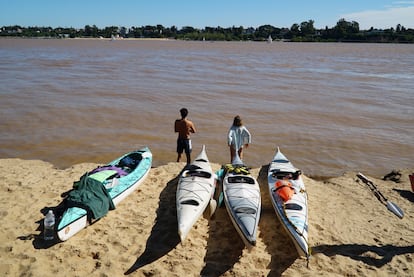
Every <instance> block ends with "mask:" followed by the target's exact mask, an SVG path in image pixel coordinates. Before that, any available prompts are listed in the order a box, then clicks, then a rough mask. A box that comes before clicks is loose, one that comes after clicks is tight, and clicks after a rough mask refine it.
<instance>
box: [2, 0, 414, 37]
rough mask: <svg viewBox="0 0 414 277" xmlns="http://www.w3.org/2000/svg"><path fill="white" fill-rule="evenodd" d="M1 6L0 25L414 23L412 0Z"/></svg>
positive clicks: (45, 1) (90, 1)
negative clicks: (345, 21)
mask: <svg viewBox="0 0 414 277" xmlns="http://www.w3.org/2000/svg"><path fill="white" fill-rule="evenodd" d="M0 7H1V9H0V26H11V25H20V26H22V27H29V26H41V27H49V26H50V27H53V28H56V27H74V28H83V27H84V26H85V25H91V26H92V25H96V26H97V27H98V28H104V27H108V26H123V27H127V28H129V27H132V26H145V25H157V24H161V25H163V26H164V27H171V26H176V27H177V28H182V27H184V26H191V27H194V28H199V29H202V28H204V27H207V26H208V27H217V26H220V27H223V28H227V27H232V26H236V27H239V26H243V27H244V28H247V27H255V28H256V27H259V26H261V25H265V24H270V25H272V26H274V27H287V28H290V27H291V26H292V24H294V23H298V24H300V23H301V22H303V21H308V20H314V26H315V27H316V28H325V27H326V26H328V27H329V28H332V27H334V26H335V25H336V23H337V22H338V20H339V19H341V18H344V19H345V20H347V21H356V22H358V23H359V26H360V29H362V30H366V29H369V28H371V27H374V28H378V29H388V28H391V27H393V28H395V27H396V26H397V24H401V25H402V26H404V27H406V28H414V0H409V1H405V0H403V1H384V0H348V1H339V0H330V1H328V0H313V1H312V0H297V1H277V0H255V1H253V0H208V1H207V0H170V1H167V0H166V1H147V0H146V1H142V0H118V1H114V0H82V1H81V0H70V1H67V0H66V1H64V0H37V1H36V0H20V1H10V0H0Z"/></svg>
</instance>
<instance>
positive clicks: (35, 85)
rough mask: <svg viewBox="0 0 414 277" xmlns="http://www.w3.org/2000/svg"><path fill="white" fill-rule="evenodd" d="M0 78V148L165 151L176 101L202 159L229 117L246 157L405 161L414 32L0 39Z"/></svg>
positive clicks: (328, 165)
mask: <svg viewBox="0 0 414 277" xmlns="http://www.w3.org/2000/svg"><path fill="white" fill-rule="evenodd" d="M0 83H1V89H0V135H1V137H0V158H14V157H17V158H22V159H38V160H44V161H48V162H51V163H53V164H54V165H55V166H57V167H59V168H66V167H69V166H71V165H73V164H76V163H81V162H96V163H106V162H109V161H110V160H112V159H114V158H116V157H117V156H119V155H121V154H123V153H125V152H128V151H131V150H133V149H135V148H138V147H141V146H144V145H147V146H149V147H150V149H151V150H152V152H153V154H154V163H153V165H154V166H159V165H163V164H166V163H168V162H174V161H175V159H176V153H175V147H176V137H177V136H176V134H175V133H174V128H173V125H174V121H175V119H177V118H179V109H180V108H182V107H186V108H188V110H189V119H190V120H192V121H193V122H194V124H195V126H196V128H197V131H198V132H197V133H196V134H194V135H193V136H192V142H193V157H194V156H195V155H196V154H197V153H198V152H199V151H200V149H201V146H202V145H203V144H205V145H206V149H207V155H208V157H209V159H210V161H211V162H213V163H218V164H224V163H228V162H229V151H228V147H227V144H226V143H227V141H226V136H227V131H228V128H229V127H230V125H231V123H232V120H233V117H234V116H235V115H240V116H241V117H242V119H243V121H244V123H245V125H246V127H247V128H248V129H249V130H250V132H251V134H252V139H253V141H252V144H251V145H250V147H249V148H247V149H246V150H245V156H244V161H245V163H246V164H247V165H249V166H251V167H254V168H258V167H262V166H265V165H267V164H268V163H269V162H270V161H271V159H272V157H273V155H274V153H275V149H276V147H277V146H279V147H280V148H281V150H282V151H283V152H284V154H285V155H286V156H287V157H288V158H290V160H291V161H292V162H293V163H294V165H295V166H296V167H298V168H301V169H302V170H303V172H304V173H305V174H307V175H322V176H337V175H340V174H342V173H343V172H345V171H362V172H364V173H368V174H373V175H384V174H386V173H389V172H390V171H391V170H392V169H400V168H407V167H410V168H412V167H413V161H414V159H413V157H414V108H413V107H414V45H412V44H351V43H289V42H274V43H265V42H191V41H174V40H168V41H167V40H160V41H158V40H116V41H109V40H98V39H97V40H92V39H91V40H84V39H67V40H53V39H0Z"/></svg>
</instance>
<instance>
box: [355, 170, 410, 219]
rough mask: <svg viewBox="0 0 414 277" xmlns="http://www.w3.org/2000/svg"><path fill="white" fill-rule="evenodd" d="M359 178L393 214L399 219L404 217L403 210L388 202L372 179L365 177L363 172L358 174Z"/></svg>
mask: <svg viewBox="0 0 414 277" xmlns="http://www.w3.org/2000/svg"><path fill="white" fill-rule="evenodd" d="M357 177H358V178H359V179H361V180H362V181H363V182H364V183H365V184H366V185H367V186H368V187H369V188H370V190H371V191H372V192H373V193H374V195H375V196H376V197H377V199H378V200H379V201H380V202H381V203H382V204H384V205H385V206H387V208H388V210H390V211H391V212H392V213H394V214H395V215H396V216H398V217H399V218H403V217H404V212H403V211H402V210H401V208H400V207H398V206H397V204H395V203H393V202H391V201H388V199H387V198H385V196H384V195H383V194H382V193H381V192H380V191H379V190H378V188H377V186H375V185H374V183H373V182H372V181H371V180H370V179H368V178H367V177H366V176H364V175H363V174H362V173H361V172H359V173H358V174H357Z"/></svg>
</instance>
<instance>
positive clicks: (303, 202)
mask: <svg viewBox="0 0 414 277" xmlns="http://www.w3.org/2000/svg"><path fill="white" fill-rule="evenodd" d="M267 180H268V186H269V194H270V199H271V200H272V204H273V208H274V209H275V212H276V215H277V217H278V218H279V219H280V221H281V223H282V225H283V227H284V228H285V230H286V231H287V233H288V234H289V236H290V237H291V238H292V241H293V243H294V244H295V247H296V249H297V251H298V253H299V255H300V256H304V257H306V258H309V256H310V252H309V244H308V196H307V193H306V189H305V184H304V183H303V180H302V176H301V171H300V170H299V169H297V168H295V167H294V166H293V164H292V163H291V162H290V161H289V160H288V159H287V158H286V156H285V155H283V154H282V152H281V151H280V149H279V148H277V151H276V154H275V156H274V157H273V159H272V161H271V163H270V165H269V170H268V176H267Z"/></svg>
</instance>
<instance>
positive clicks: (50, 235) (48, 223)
mask: <svg viewBox="0 0 414 277" xmlns="http://www.w3.org/2000/svg"><path fill="white" fill-rule="evenodd" d="M43 224H44V229H43V236H44V239H45V240H53V239H54V238H55V215H54V214H53V211H52V210H49V211H48V212H47V214H46V217H45V219H44V221H43Z"/></svg>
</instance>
